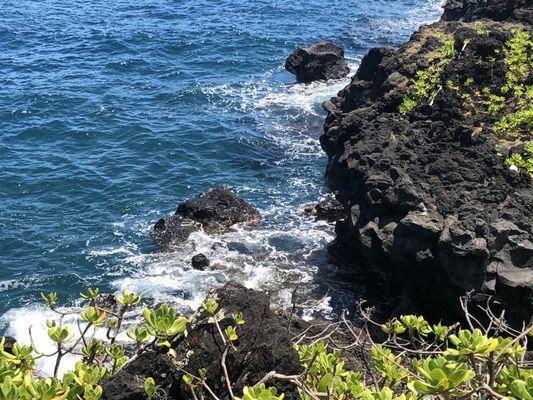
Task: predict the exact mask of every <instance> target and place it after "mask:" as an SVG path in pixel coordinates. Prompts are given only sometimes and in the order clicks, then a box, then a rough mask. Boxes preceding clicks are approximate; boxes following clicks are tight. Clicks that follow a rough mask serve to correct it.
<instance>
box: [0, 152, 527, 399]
mask: <svg viewBox="0 0 533 400" xmlns="http://www.w3.org/2000/svg"><path fill="white" fill-rule="evenodd" d="M527 152H528V154H532V153H533V144H529V145H528V147H527ZM42 297H43V300H44V302H45V304H47V305H48V306H49V307H50V308H51V309H52V310H54V311H55V312H57V313H58V320H53V321H48V329H49V331H48V336H49V338H50V340H51V341H52V342H53V343H55V345H56V347H57V351H56V352H55V353H53V354H49V355H43V354H41V353H38V352H36V350H35V348H34V346H33V345H21V344H18V343H16V344H15V345H14V346H13V349H12V350H11V351H9V352H8V351H6V350H5V349H4V343H5V340H4V339H3V338H2V339H1V340H0V400H34V399H35V400H99V399H100V398H101V396H102V388H101V387H100V385H99V384H100V382H101V380H102V379H104V378H107V377H110V376H112V375H113V374H115V373H117V372H118V371H120V369H121V368H123V367H124V365H125V364H126V363H127V362H128V358H127V356H126V355H125V351H124V349H123V348H122V347H121V346H119V345H118V344H117V343H116V342H115V338H116V335H118V334H119V333H120V329H121V328H120V327H121V326H122V322H123V321H122V319H123V316H124V313H125V311H127V310H131V309H133V308H134V307H136V306H137V305H139V304H140V298H139V297H138V296H135V295H133V294H129V293H127V292H126V293H123V296H122V297H120V301H118V304H119V305H120V309H119V310H118V311H117V310H103V309H101V308H99V307H97V306H94V305H91V304H93V301H94V298H93V299H92V300H90V298H91V296H90V295H89V296H87V297H86V298H85V300H87V302H88V305H87V306H86V307H84V308H82V309H80V310H78V314H79V322H80V324H81V323H82V322H83V323H84V324H86V325H85V328H84V327H83V325H80V328H79V331H80V335H76V334H73V333H72V332H70V330H69V329H68V327H65V326H63V325H62V324H61V322H62V320H63V317H64V315H65V314H64V313H63V312H61V311H59V310H57V309H56V308H55V305H56V303H57V296H56V295H47V296H45V295H43V296H42ZM203 309H204V310H205V313H206V314H207V316H206V317H205V319H204V320H203V321H207V322H208V323H211V324H213V325H214V326H215V327H216V331H215V332H217V331H218V334H219V336H220V340H221V341H222V343H224V344H223V348H222V350H223V356H222V359H221V366H222V367H223V369H224V371H227V370H226V364H225V363H226V355H227V354H229V353H231V352H232V351H235V350H236V349H237V348H236V347H235V346H236V339H237V338H238V335H239V327H240V326H242V325H243V324H244V323H245V321H244V316H243V315H242V314H241V313H237V314H234V315H233V316H232V320H233V323H234V324H233V325H229V326H228V327H226V329H224V330H223V329H222V327H221V326H220V321H221V320H222V319H223V318H225V316H224V310H223V309H219V306H218V303H217V301H216V299H215V298H209V299H207V300H206V301H205V302H204V304H203ZM143 315H144V323H143V324H142V325H136V326H133V327H131V328H130V330H129V337H130V338H131V339H132V340H133V341H134V342H135V344H136V349H137V354H139V353H140V352H142V351H144V350H146V349H147V348H149V347H150V346H158V345H159V346H161V345H163V347H158V349H159V350H161V349H165V350H163V351H168V352H169V354H171V355H172V351H173V350H171V349H170V346H171V345H172V343H173V341H174V340H175V338H176V337H178V336H179V335H182V334H184V333H185V331H186V326H187V322H188V321H187V320H186V319H185V318H184V317H178V316H177V315H176V310H175V309H173V308H172V307H170V306H168V305H166V304H163V305H161V306H159V307H158V308H157V309H145V310H144V312H143ZM362 315H363V320H364V321H365V323H366V324H368V323H372V324H375V322H373V321H371V319H370V318H369V317H368V316H367V315H366V314H364V313H362ZM111 321H113V322H111ZM110 322H111V323H110ZM344 323H345V324H346V326H347V327H348V330H349V331H350V332H352V333H353V328H352V327H351V325H350V324H349V323H348V322H346V321H345V320H344ZM339 324H340V323H339ZM496 324H499V325H497V326H496ZM332 325H335V324H332ZM378 325H379V326H380V327H381V329H382V331H383V332H384V333H385V334H386V335H387V337H386V338H385V339H384V340H382V342H381V343H374V341H373V339H372V337H371V336H370V335H369V334H368V328H365V330H363V331H362V332H363V333H364V332H367V333H366V334H363V335H355V334H354V338H353V340H354V342H353V343H352V344H351V345H349V346H347V347H346V348H350V347H354V346H355V347H356V348H359V349H360V350H361V351H362V354H361V355H360V357H361V359H362V360H363V361H364V362H363V364H364V368H363V369H360V370H358V371H353V370H351V369H349V368H346V364H345V360H344V357H343V353H342V351H341V350H340V349H335V348H333V349H332V348H330V346H329V345H327V344H326V343H324V342H322V341H320V340H318V341H317V340H316V339H315V340H313V341H312V342H310V343H308V344H302V343H300V344H295V349H296V351H297V353H298V356H299V359H300V363H301V366H302V370H303V372H302V373H300V374H298V375H294V376H284V375H280V374H278V373H276V372H275V371H272V372H271V373H269V374H267V375H266V376H265V377H264V378H263V379H262V380H261V381H259V382H257V384H256V385H254V386H247V387H245V388H244V389H243V393H242V395H241V396H236V395H234V394H233V391H232V387H233V382H231V380H230V379H229V375H228V374H227V372H225V374H224V376H223V377H221V380H222V381H225V382H226V385H227V387H228V390H229V392H230V399H233V400H282V399H283V398H284V394H283V393H278V391H277V390H276V389H275V388H274V387H271V386H268V385H267V383H268V382H269V381H270V380H271V379H272V380H275V379H281V380H285V381H289V382H290V383H292V384H293V385H294V387H295V388H296V389H297V391H298V393H299V396H300V398H301V399H302V400H415V399H428V400H429V399H443V400H444V399H466V398H480V399H485V398H500V399H507V400H513V399H515V400H533V398H532V393H533V370H532V369H531V368H529V367H528V365H527V363H525V362H523V360H524V354H525V346H524V344H523V341H524V339H525V338H526V337H527V336H531V334H532V331H533V326H532V325H531V324H530V325H529V326H527V327H525V328H524V329H523V330H522V331H521V332H517V333H516V334H515V335H514V336H509V337H502V336H497V335H491V334H490V333H489V332H490V331H491V329H492V328H490V327H489V328H486V329H483V328H481V327H480V328H474V327H470V329H458V324H455V325H453V326H447V325H442V324H434V325H431V324H429V323H428V322H427V321H426V320H425V319H424V318H423V317H421V316H418V315H405V316H400V317H399V318H397V319H393V320H391V321H389V322H387V323H385V324H381V325H380V324H378ZM490 326H491V327H495V329H497V331H498V332H501V331H509V329H508V328H506V325H505V324H504V322H502V321H501V320H499V319H498V320H493V321H492V323H491V325H490ZM87 327H91V328H92V329H93V330H99V329H105V330H106V337H107V338H108V339H107V340H106V341H105V342H103V341H95V340H94V339H91V340H89V338H90V337H92V333H89V329H87ZM335 329H338V327H337V328H335ZM329 336H330V335H328V334H325V336H324V338H328V337H329ZM150 339H151V340H150ZM79 347H82V348H83V349H84V350H83V351H82V353H81V354H82V355H83V356H82V358H80V360H79V361H78V362H77V363H76V365H75V368H74V369H73V370H71V371H67V372H65V374H64V375H63V377H62V378H59V377H58V376H57V367H58V365H59V363H61V359H62V357H63V356H64V355H65V354H78V353H77V351H78V349H79ZM167 348H168V350H167ZM191 350H193V351H194V349H191ZM40 357H54V358H55V359H56V371H55V373H54V376H53V377H43V376H40V375H39V374H37V373H36V372H35V362H36V360H37V359H38V358H40ZM206 367H207V366H206ZM180 370H181V371H182V373H183V375H182V379H183V381H184V382H185V383H186V384H187V385H188V386H189V387H190V389H191V393H192V396H193V398H195V399H200V398H203V399H207V398H211V399H213V400H217V399H218V400H220V399H221V397H219V396H218V395H217V394H216V393H214V392H213V391H212V390H211V388H210V387H209V386H208V384H207V371H206V369H204V368H201V369H200V370H198V371H196V372H194V373H193V372H192V371H191V372H188V371H185V370H182V369H181V368H180ZM139 387H140V388H141V389H144V393H145V394H146V397H147V398H148V399H153V398H158V399H164V398H165V392H164V391H162V390H161V389H160V387H159V386H158V385H157V382H156V380H155V379H154V378H151V377H150V378H147V379H146V380H145V381H144V382H139Z"/></svg>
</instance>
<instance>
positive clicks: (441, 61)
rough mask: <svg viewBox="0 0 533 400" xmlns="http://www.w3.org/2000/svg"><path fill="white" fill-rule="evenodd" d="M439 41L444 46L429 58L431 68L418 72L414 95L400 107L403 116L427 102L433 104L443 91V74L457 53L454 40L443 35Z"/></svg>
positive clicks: (413, 81)
mask: <svg viewBox="0 0 533 400" xmlns="http://www.w3.org/2000/svg"><path fill="white" fill-rule="evenodd" d="M439 39H440V40H441V42H442V43H443V44H442V45H440V46H439V47H437V49H436V51H435V54H433V55H432V56H431V57H430V58H429V63H430V64H429V67H428V68H426V69H420V70H418V71H417V72H416V77H415V78H414V79H413V80H412V82H411V86H412V93H411V95H409V96H407V97H405V98H404V99H403V101H402V103H401V104H400V106H399V109H398V111H400V113H401V114H408V113H410V112H412V111H413V110H414V109H415V108H416V107H417V106H419V105H421V104H422V103H425V102H429V104H432V103H433V100H434V99H435V97H436V96H437V94H438V93H439V91H440V90H441V89H442V88H441V81H442V74H443V73H444V70H445V69H446V66H447V65H448V64H449V63H450V62H452V60H453V58H454V57H455V56H456V51H455V40H453V38H449V37H446V36H445V35H444V34H441V35H439Z"/></svg>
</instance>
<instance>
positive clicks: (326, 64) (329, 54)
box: [285, 40, 350, 82]
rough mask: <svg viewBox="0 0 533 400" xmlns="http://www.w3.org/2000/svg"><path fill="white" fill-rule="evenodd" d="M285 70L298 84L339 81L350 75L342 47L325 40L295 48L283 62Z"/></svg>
mask: <svg viewBox="0 0 533 400" xmlns="http://www.w3.org/2000/svg"><path fill="white" fill-rule="evenodd" d="M285 69H286V70H287V71H289V72H291V73H293V74H294V75H296V79H297V80H298V82H312V81H318V80H328V79H339V78H343V77H345V76H346V75H348V74H349V73H350V68H348V65H347V64H346V61H345V59H344V50H343V49H342V47H340V46H337V45H335V44H333V43H331V42H327V41H325V40H321V41H320V42H318V43H316V44H313V45H312V46H309V47H306V48H301V47H297V48H296V49H295V50H294V52H293V53H292V54H291V55H290V56H289V57H288V58H287V60H286V61H285Z"/></svg>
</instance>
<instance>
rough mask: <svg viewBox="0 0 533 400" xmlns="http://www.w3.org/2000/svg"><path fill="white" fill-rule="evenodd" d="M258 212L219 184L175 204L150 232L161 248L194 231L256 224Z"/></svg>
mask: <svg viewBox="0 0 533 400" xmlns="http://www.w3.org/2000/svg"><path fill="white" fill-rule="evenodd" d="M260 220H261V214H260V212H259V211H258V210H257V209H255V208H254V207H252V206H251V205H250V204H249V203H248V202H246V201H245V200H243V199H242V198H240V197H239V196H237V195H236V194H235V193H233V192H232V191H230V190H229V189H227V188H225V187H222V186H218V187H215V188H212V189H209V190H207V191H206V192H204V193H201V194H199V195H198V196H196V197H194V198H192V199H189V200H186V201H184V202H183V203H180V204H179V205H178V208H177V209H176V212H175V214H174V215H172V216H171V217H169V218H167V219H164V218H161V219H160V220H159V221H157V222H156V223H155V225H154V228H153V230H152V232H151V234H150V236H151V238H152V240H153V242H154V243H155V244H156V245H157V246H158V247H159V248H160V249H162V250H164V249H167V248H169V247H171V246H172V245H176V244H179V243H181V242H184V241H186V240H187V239H188V237H189V235H190V234H191V233H193V232H195V231H198V230H200V229H203V230H204V231H205V232H206V233H207V234H210V235H211V234H221V233H224V232H227V231H228V230H229V229H230V228H231V227H232V226H233V225H235V224H238V223H245V224H252V225H253V224H258V223H259V221H260Z"/></svg>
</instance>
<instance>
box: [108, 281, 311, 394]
mask: <svg viewBox="0 0 533 400" xmlns="http://www.w3.org/2000/svg"><path fill="white" fill-rule="evenodd" d="M214 296H216V298H217V301H218V303H219V309H224V315H225V316H226V317H225V318H224V319H223V320H222V321H221V322H220V325H221V327H222V329H225V328H226V327H227V326H228V325H230V324H232V325H233V324H234V323H233V320H232V318H231V316H232V314H233V313H237V312H241V313H242V314H243V318H244V320H245V323H244V324H243V325H240V326H239V327H238V328H237V333H238V335H239V338H238V340H237V341H236V342H235V348H236V350H230V351H229V352H228V355H227V359H226V365H227V369H228V375H229V377H230V379H231V382H232V383H233V390H234V393H235V394H236V395H239V394H241V393H242V388H243V387H244V386H250V385H254V384H255V383H257V381H259V380H260V379H261V378H263V377H264V376H265V375H266V374H267V373H268V372H270V371H273V370H275V371H277V372H279V373H283V374H287V375H292V374H297V373H299V372H301V366H300V363H299V361H298V355H297V354H296V351H295V350H294V349H293V347H292V343H291V341H290V334H289V332H288V330H287V327H286V320H285V319H283V318H282V317H279V316H277V315H276V314H274V313H273V312H272V311H271V309H270V299H269V297H268V295H267V294H265V293H263V292H259V291H254V290H251V289H246V288H245V287H243V286H241V285H239V284H235V283H228V284H226V286H224V287H223V288H221V289H218V290H217V291H215V292H214ZM223 349H224V345H223V343H222V340H221V338H220V335H219V333H218V331H217V328H216V327H215V326H214V325H213V324H212V323H208V315H207V314H206V313H205V311H203V310H202V309H200V310H198V311H197V313H196V314H194V316H193V318H191V325H190V326H189V329H188V334H187V336H186V337H184V338H182V339H181V340H179V341H178V342H177V343H175V345H174V347H173V351H172V353H173V355H170V354H171V353H169V354H165V353H164V352H162V351H147V352H145V353H142V354H141V355H140V356H139V357H138V358H137V359H135V360H134V361H133V362H131V363H130V364H128V365H126V366H125V367H124V369H123V370H122V371H120V372H119V373H118V374H117V375H115V376H113V377H111V378H109V379H106V380H104V382H102V388H103V390H104V395H103V397H102V398H103V399H105V400H107V399H109V400H111V399H113V400H145V399H146V395H145V393H144V389H143V385H144V381H145V379H146V378H147V377H152V378H153V379H154V380H155V382H156V384H157V385H159V386H160V388H161V393H160V394H161V396H162V398H167V399H174V400H189V399H191V398H192V395H191V393H190V389H189V387H188V386H187V385H186V384H185V383H184V382H183V380H182V376H183V374H184V372H183V371H188V372H190V373H193V374H197V373H198V370H199V369H200V368H205V369H206V373H207V378H206V381H207V383H208V385H209V386H210V387H211V388H212V389H213V391H214V392H215V393H216V394H217V396H218V397H219V398H220V399H229V395H228V391H227V388H226V384H225V381H224V373H223V370H222V366H221V360H222V354H223ZM269 385H272V386H276V387H278V389H279V390H280V391H283V392H286V393H287V394H286V396H285V398H286V399H289V400H293V399H296V397H295V393H294V388H293V387H292V386H291V385H290V384H289V383H287V382H282V381H275V380H274V381H271V382H269Z"/></svg>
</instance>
